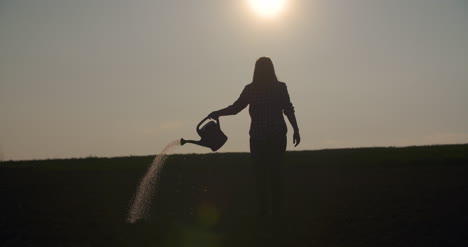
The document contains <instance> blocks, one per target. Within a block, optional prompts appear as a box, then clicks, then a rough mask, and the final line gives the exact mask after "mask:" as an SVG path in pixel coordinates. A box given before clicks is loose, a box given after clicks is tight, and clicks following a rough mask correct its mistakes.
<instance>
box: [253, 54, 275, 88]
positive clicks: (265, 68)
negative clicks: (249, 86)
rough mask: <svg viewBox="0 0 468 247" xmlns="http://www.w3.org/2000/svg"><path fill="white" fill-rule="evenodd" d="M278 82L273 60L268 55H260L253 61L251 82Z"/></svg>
mask: <svg viewBox="0 0 468 247" xmlns="http://www.w3.org/2000/svg"><path fill="white" fill-rule="evenodd" d="M272 82H278V79H277V78H276V74H275V68H274V67H273V62H272V61H271V59H270V58H269V57H261V58H259V59H258V60H257V62H256V63H255V70H254V75H253V83H272Z"/></svg>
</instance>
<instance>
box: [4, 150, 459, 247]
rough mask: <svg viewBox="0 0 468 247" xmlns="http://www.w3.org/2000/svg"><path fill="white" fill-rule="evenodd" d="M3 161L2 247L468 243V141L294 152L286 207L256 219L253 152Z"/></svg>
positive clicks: (287, 175)
mask: <svg viewBox="0 0 468 247" xmlns="http://www.w3.org/2000/svg"><path fill="white" fill-rule="evenodd" d="M153 158H154V157H152V156H145V157H121V158H86V159H67V160H39V161H22V162H21V161H16V162H2V163H0V195H1V202H0V209H1V212H2V214H1V215H0V246H171V247H177V246H320V247H324V246H373V247H374V246H379V247H381V246H424V247H429V246H468V237H467V236H468V235H467V234H466V229H467V227H468V214H467V213H466V211H467V210H468V197H467V195H468V145H444V146H424V147H407V148H359V149H336V150H318V151H302V152H288V153H287V157H286V167H287V170H286V172H285V178H286V182H287V183H286V200H287V201H286V205H285V217H284V219H283V221H282V222H281V224H278V225H277V226H276V227H275V226H273V225H272V224H271V222H268V221H259V220H258V218H257V217H256V215H255V212H256V211H255V209H256V208H255V206H256V198H255V191H254V188H255V187H254V180H253V176H252V174H251V163H250V159H249V155H248V154H247V153H217V154H204V155H173V156H170V157H169V159H168V160H167V163H166V166H165V167H164V169H163V170H162V171H161V175H160V180H159V184H158V187H157V191H156V193H155V195H154V199H153V203H152V205H153V206H152V207H151V212H150V213H151V215H150V216H149V217H148V218H147V219H146V220H143V221H140V222H137V223H135V224H129V223H127V222H126V221H125V220H126V216H127V212H128V207H129V204H130V201H131V199H132V198H133V195H134V193H135V190H136V186H137V184H138V181H139V179H140V178H141V177H142V176H143V174H144V173H145V172H146V169H147V167H148V165H149V164H150V163H151V160H152V159H153Z"/></svg>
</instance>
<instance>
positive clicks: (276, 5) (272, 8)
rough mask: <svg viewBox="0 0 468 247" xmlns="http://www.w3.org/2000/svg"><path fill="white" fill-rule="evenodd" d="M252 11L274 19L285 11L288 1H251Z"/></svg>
mask: <svg viewBox="0 0 468 247" xmlns="http://www.w3.org/2000/svg"><path fill="white" fill-rule="evenodd" d="M249 2H250V6H251V7H252V9H253V10H254V11H255V12H257V13H258V14H259V15H261V16H264V17H273V16H276V15H278V14H279V13H280V12H281V10H283V8H284V5H285V4H286V0H249Z"/></svg>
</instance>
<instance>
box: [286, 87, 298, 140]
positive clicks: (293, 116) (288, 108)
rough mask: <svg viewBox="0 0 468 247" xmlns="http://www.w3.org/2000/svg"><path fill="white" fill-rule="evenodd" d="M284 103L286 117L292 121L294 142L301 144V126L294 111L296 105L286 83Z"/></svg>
mask: <svg viewBox="0 0 468 247" xmlns="http://www.w3.org/2000/svg"><path fill="white" fill-rule="evenodd" d="M284 92H285V96H284V99H283V100H284V105H283V112H284V115H286V117H288V120H289V122H290V123H291V125H292V127H293V130H294V134H293V144H294V146H295V147H297V145H299V143H300V142H301V135H300V134H299V126H298V125H297V120H296V114H295V113H294V106H293V104H292V103H291V99H290V98H289V93H288V88H287V87H286V84H284Z"/></svg>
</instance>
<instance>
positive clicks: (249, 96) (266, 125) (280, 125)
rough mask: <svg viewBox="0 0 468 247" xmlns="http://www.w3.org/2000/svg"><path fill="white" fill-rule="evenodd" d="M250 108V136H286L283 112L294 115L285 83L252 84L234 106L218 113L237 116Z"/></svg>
mask: <svg viewBox="0 0 468 247" xmlns="http://www.w3.org/2000/svg"><path fill="white" fill-rule="evenodd" d="M247 105H250V107H249V113H250V117H251V119H252V121H251V123H250V131H249V134H250V136H251V137H253V138H258V139H261V138H266V137H267V136H271V135H285V134H286V132H287V127H286V123H285V121H284V117H283V112H284V114H285V115H286V116H291V115H293V114H294V107H293V105H292V103H291V101H290V99H289V94H288V89H287V87H286V84H285V83H284V82H278V83H270V84H254V83H250V84H248V85H247V86H245V88H244V90H243V91H242V93H241V95H240V97H239V98H238V99H237V100H236V101H235V102H234V104H232V105H230V106H228V107H226V108H224V109H221V110H219V111H218V113H219V114H220V115H235V114H237V113H239V112H240V111H242V110H243V109H244V108H245V107H246V106H247Z"/></svg>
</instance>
